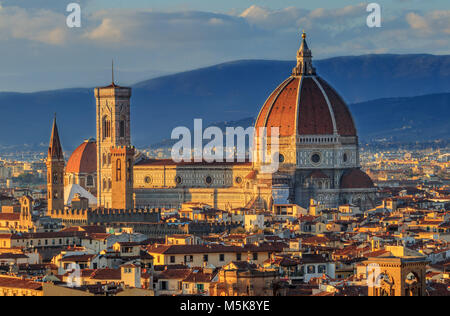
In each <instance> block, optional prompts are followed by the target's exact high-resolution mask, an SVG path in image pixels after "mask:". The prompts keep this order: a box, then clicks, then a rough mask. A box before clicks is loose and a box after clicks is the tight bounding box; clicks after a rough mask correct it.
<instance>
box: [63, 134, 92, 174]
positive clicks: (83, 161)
mask: <svg viewBox="0 0 450 316" xmlns="http://www.w3.org/2000/svg"><path fill="white" fill-rule="evenodd" d="M96 172H97V143H96V142H95V140H92V139H90V140H86V141H85V142H84V143H83V144H81V145H80V146H78V148H77V149H75V151H74V152H73V153H72V156H70V158H69V161H68V162H67V166H66V173H96Z"/></svg>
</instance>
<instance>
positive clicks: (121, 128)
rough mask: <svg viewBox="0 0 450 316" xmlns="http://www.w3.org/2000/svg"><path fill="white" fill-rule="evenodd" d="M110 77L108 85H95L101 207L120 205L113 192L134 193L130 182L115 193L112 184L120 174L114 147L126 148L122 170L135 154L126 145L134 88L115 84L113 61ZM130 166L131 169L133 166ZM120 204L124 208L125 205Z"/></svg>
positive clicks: (99, 203) (98, 199) (128, 203)
mask: <svg viewBox="0 0 450 316" xmlns="http://www.w3.org/2000/svg"><path fill="white" fill-rule="evenodd" d="M111 79H112V80H111V81H112V82H111V84H110V85H109V86H106V87H100V88H95V98H96V104H97V184H98V188H97V201H98V207H104V208H117V205H116V203H113V196H114V195H115V196H116V197H117V195H118V194H124V195H126V196H128V197H129V196H132V193H130V192H128V191H129V190H130V188H129V187H128V185H124V186H123V189H124V190H125V191H127V192H121V193H119V192H117V190H114V191H116V192H114V194H113V187H114V188H116V187H117V186H113V182H114V181H116V180H115V179H116V178H117V176H116V172H115V169H116V168H117V167H116V165H114V164H113V162H116V161H115V159H114V157H113V153H112V150H113V149H114V148H125V153H127V155H125V156H126V157H125V159H124V160H123V161H122V160H121V163H123V164H122V165H120V168H121V170H125V165H126V163H128V164H132V159H133V157H130V155H131V154H130V153H131V152H132V151H131V150H127V148H131V133H130V99H131V88H127V87H120V86H118V85H116V83H115V81H114V64H113V67H112V78H111ZM113 160H114V161H113ZM116 163H117V162H116ZM117 164H118V163H117ZM122 166H123V167H122ZM130 170H131V172H132V167H131V168H130ZM119 173H120V171H119ZM124 179H125V177H124ZM129 179H132V175H130V176H129ZM129 181H130V180H129ZM127 183H128V182H127ZM131 191H132V186H131ZM128 199H129V198H128ZM128 199H127V200H128ZM125 204H126V205H127V206H130V205H132V202H131V201H127V203H125ZM125 204H123V205H125ZM121 205H122V203H121ZM123 205H122V206H123ZM120 208H121V209H123V208H124V207H120Z"/></svg>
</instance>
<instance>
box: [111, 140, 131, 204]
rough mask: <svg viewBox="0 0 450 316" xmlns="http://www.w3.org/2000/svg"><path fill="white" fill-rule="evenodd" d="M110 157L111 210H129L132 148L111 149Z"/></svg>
mask: <svg viewBox="0 0 450 316" xmlns="http://www.w3.org/2000/svg"><path fill="white" fill-rule="evenodd" d="M111 155H112V173H113V174H112V189H111V192H112V196H111V208H113V209H117V210H130V209H133V208H134V202H133V163H134V161H133V160H134V148H133V147H130V146H120V147H113V148H111Z"/></svg>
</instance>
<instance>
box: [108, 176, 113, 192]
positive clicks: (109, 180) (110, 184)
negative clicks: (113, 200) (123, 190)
mask: <svg viewBox="0 0 450 316" xmlns="http://www.w3.org/2000/svg"><path fill="white" fill-rule="evenodd" d="M111 187H112V182H111V179H108V190H111Z"/></svg>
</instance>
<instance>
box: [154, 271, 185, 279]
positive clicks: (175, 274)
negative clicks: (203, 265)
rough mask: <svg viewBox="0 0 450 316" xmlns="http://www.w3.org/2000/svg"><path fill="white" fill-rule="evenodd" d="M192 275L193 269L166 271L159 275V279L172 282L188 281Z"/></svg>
mask: <svg viewBox="0 0 450 316" xmlns="http://www.w3.org/2000/svg"><path fill="white" fill-rule="evenodd" d="M190 273H191V269H170V270H164V271H163V272H161V273H160V274H159V275H158V279H159V280H161V279H163V280H170V279H177V280H178V279H181V280H184V279H186V278H187V277H188V276H189V274H190Z"/></svg>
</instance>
